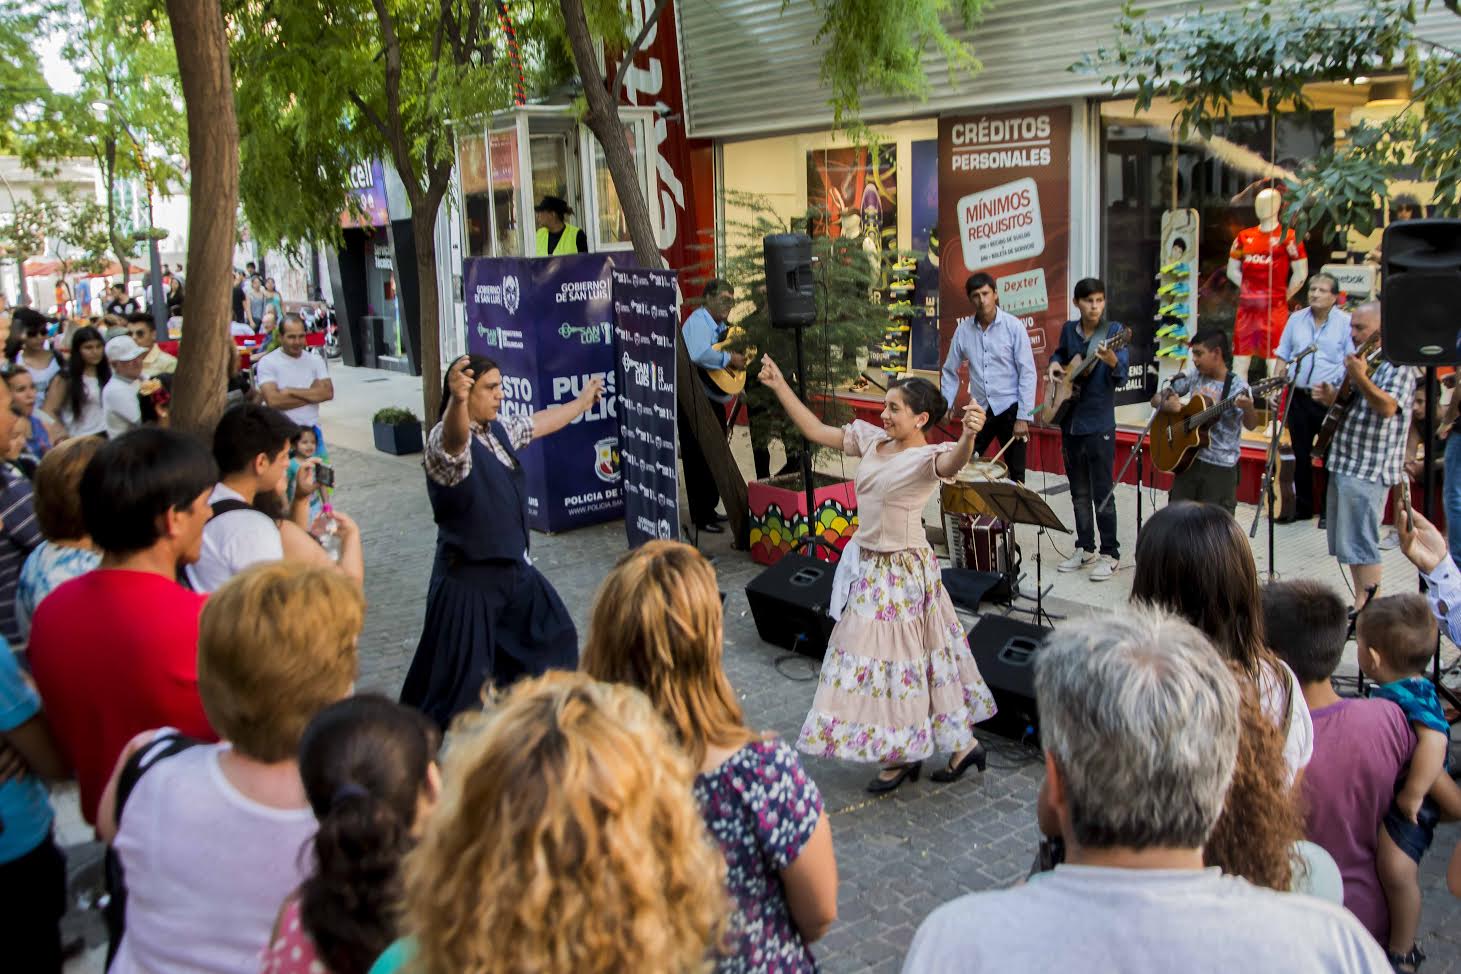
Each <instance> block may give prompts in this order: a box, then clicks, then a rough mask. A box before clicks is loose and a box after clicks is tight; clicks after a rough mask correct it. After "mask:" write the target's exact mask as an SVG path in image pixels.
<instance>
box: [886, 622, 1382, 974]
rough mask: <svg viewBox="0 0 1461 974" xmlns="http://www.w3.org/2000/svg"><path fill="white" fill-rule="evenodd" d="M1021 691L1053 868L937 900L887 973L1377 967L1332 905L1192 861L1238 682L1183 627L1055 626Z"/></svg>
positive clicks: (1234, 729) (1222, 783)
mask: <svg viewBox="0 0 1461 974" xmlns="http://www.w3.org/2000/svg"><path fill="white" fill-rule="evenodd" d="M1035 694H1036V698H1037V701H1038V704H1039V709H1040V718H1041V733H1042V736H1043V740H1044V744H1045V782H1044V784H1043V785H1042V786H1041V788H1040V797H1039V816H1040V821H1041V824H1042V826H1043V827H1044V828H1045V829H1046V830H1052V829H1053V830H1056V831H1058V832H1059V833H1060V835H1061V836H1062V838H1063V839H1064V841H1065V845H1066V849H1067V854H1066V863H1065V864H1062V865H1059V866H1057V867H1056V868H1055V870H1054V871H1053V872H1050V873H1046V874H1042V875H1040V876H1037V877H1035V878H1034V879H1032V880H1031V881H1030V882H1029V883H1027V884H1025V885H1023V886H1019V887H1016V888H1014V889H1009V890H999V891H991V892H984V893H971V894H969V895H968V896H964V897H961V898H959V899H957V900H954V901H952V902H950V903H946V904H944V905H943V906H941V907H939V908H938V909H937V910H935V911H934V912H933V913H932V914H931V915H930V916H929V917H928V919H927V920H925V921H924V922H923V925H922V926H920V927H919V929H918V934H917V935H916V936H915V937H914V938H913V946H912V948H911V949H910V950H909V953H908V958H907V960H906V961H905V962H904V965H903V972H904V974H925V972H927V974H933V972H938V974H958V972H975V971H1021V970H1032V971H1044V970H1081V971H1159V970H1160V971H1219V970H1224V971H1226V970H1265V971H1299V970H1302V971H1326V972H1350V971H1356V972H1358V971H1387V970H1389V969H1390V966H1389V963H1388V962H1387V961H1386V960H1385V954H1384V952H1383V951H1382V950H1380V947H1379V945H1377V944H1376V943H1375V941H1374V939H1373V938H1372V937H1371V936H1370V935H1369V933H1367V932H1366V931H1365V929H1364V927H1362V926H1361V925H1360V923H1359V921H1358V920H1356V919H1355V918H1354V916H1353V915H1352V914H1350V913H1349V912H1347V911H1346V910H1343V909H1341V908H1340V907H1338V906H1335V905H1333V904H1330V903H1325V902H1322V901H1320V900H1316V899H1312V898H1310V897H1307V896H1303V895H1299V894H1294V893H1275V892H1273V891H1271V890H1267V889H1262V888H1259V887H1256V886H1253V885H1251V884H1250V883H1248V882H1247V881H1246V880H1244V879H1240V878H1237V877H1232V876H1224V875H1223V874H1222V873H1221V872H1220V871H1219V870H1218V869H1216V868H1203V865H1202V846H1203V843H1204V842H1206V841H1207V838H1208V835H1209V834H1210V833H1211V831H1212V828H1213V825H1214V823H1216V822H1217V819H1218V815H1219V814H1220V813H1221V812H1222V808H1223V801H1224V798H1225V796H1226V794H1227V790H1228V783H1229V782H1230V781H1231V779H1232V776H1233V767H1234V764H1235V763H1236V760H1237V754H1238V734H1239V717H1238V703H1239V689H1238V684H1237V682H1236V680H1235V679H1234V678H1233V676H1232V674H1231V673H1230V672H1229V670H1228V668H1227V666H1226V664H1224V662H1223V660H1222V658H1221V656H1219V654H1218V652H1217V650H1215V649H1214V648H1213V646H1212V644H1211V643H1210V642H1208V640H1207V638H1206V637H1205V636H1203V635H1202V633H1200V632H1199V631H1198V630H1197V629H1195V628H1194V627H1192V626H1191V625H1189V624H1187V623H1186V622H1183V621H1181V620H1179V619H1178V618H1177V617H1175V616H1172V615H1169V614H1166V613H1165V612H1162V611H1160V610H1156V609H1152V608H1145V607H1142V608H1133V609H1130V610H1127V611H1125V612H1123V614H1122V615H1120V616H1108V617H1101V618H1093V619H1089V620H1085V621H1082V622H1077V623H1071V624H1068V625H1066V626H1065V627H1064V628H1062V629H1059V630H1057V631H1056V632H1054V633H1052V634H1051V635H1049V636H1048V637H1046V640H1045V642H1044V644H1043V646H1042V648H1041V650H1040V652H1039V654H1038V655H1037V656H1036V664H1035Z"/></svg>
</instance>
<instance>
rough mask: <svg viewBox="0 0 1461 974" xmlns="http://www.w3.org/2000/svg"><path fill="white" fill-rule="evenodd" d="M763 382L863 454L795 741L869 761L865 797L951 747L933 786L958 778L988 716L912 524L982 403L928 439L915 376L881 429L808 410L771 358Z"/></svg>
mask: <svg viewBox="0 0 1461 974" xmlns="http://www.w3.org/2000/svg"><path fill="white" fill-rule="evenodd" d="M761 382H762V384H763V385H765V386H767V387H768V388H769V389H771V391H772V392H774V393H775V394H776V398H777V399H779V400H780V401H781V405H782V407H783V408H784V409H785V410H786V412H787V415H788V416H789V417H791V420H792V422H794V423H796V425H797V428H798V429H800V430H801V433H802V435H803V436H805V437H806V438H807V439H808V440H810V441H811V442H812V443H816V444H819V445H821V446H827V447H833V448H835V449H839V450H841V451H842V452H844V453H846V454H849V455H850V456H855V457H861V458H862V461H861V462H860V463H859V465H858V468H857V480H856V485H857V508H858V511H857V513H858V527H857V533H856V534H854V535H853V536H852V540H851V541H850V542H849V543H848V545H847V548H846V550H845V551H844V552H843V554H842V559H841V561H840V562H839V563H838V566H837V576H836V581H835V583H834V586H833V587H834V592H833V597H832V614H833V616H834V617H836V618H837V625H836V627H835V628H833V630H832V635H831V638H830V639H829V640H828V643H827V655H826V657H825V658H824V659H823V660H822V676H821V681H820V682H819V684H818V686H817V695H816V698H815V699H814V700H813V701H812V709H811V712H810V713H808V714H807V719H806V723H805V724H803V725H802V731H801V736H800V738H799V739H798V740H797V747H798V748H799V749H800V750H802V751H804V752H805V753H807V754H813V755H817V756H819V757H829V758H841V759H843V760H847V761H862V762H866V763H877V764H881V765H882V766H883V770H882V772H881V773H880V774H879V775H878V776H877V777H876V778H874V779H873V780H872V781H870V782H869V783H868V786H867V788H868V791H872V792H883V791H892V790H893V789H894V788H897V787H898V786H899V785H901V784H902V783H903V781H904V779H905V778H912V779H913V780H915V781H917V780H918V775H919V771H920V770H921V769H922V766H923V759H924V758H927V757H929V756H930V755H932V754H933V753H934V752H935V751H950V752H952V754H951V756H950V758H949V763H948V766H947V767H944V768H940V769H939V770H937V771H935V772H934V773H933V778H934V780H935V781H956V780H958V779H959V778H961V777H963V775H964V772H965V771H967V770H968V769H969V768H970V766H977V767H978V768H979V770H980V771H983V770H984V767H985V752H984V748H983V746H982V745H980V743H979V741H978V739H977V738H976V737H975V736H974V725H975V723H977V722H979V721H982V720H987V719H988V718H990V717H992V716H993V715H994V699H993V698H992V697H991V696H990V693H989V688H988V687H987V686H985V684H984V680H983V678H982V677H980V675H979V667H978V665H977V664H976V663H975V662H974V655H973V653H971V652H970V651H969V644H968V642H967V641H966V640H965V638H964V627H963V625H962V624H960V622H959V617H958V616H957V615H955V614H954V604H953V602H952V601H950V599H949V594H948V592H946V591H945V590H944V585H943V580H942V576H941V575H940V571H939V563H938V559H937V558H936V557H934V553H933V549H931V548H930V547H929V545H928V539H927V538H926V537H925V536H924V531H923V508H924V505H925V504H927V503H928V498H929V495H930V494H932V493H933V490H934V488H935V486H937V484H938V482H939V481H940V480H943V481H946V482H947V481H952V480H953V477H954V475H955V474H956V473H958V472H959V469H960V468H961V467H963V466H964V464H966V463H968V462H969V457H970V455H971V454H972V453H973V452H974V436H975V434H977V433H978V432H979V430H980V428H981V427H982V426H983V425H984V410H983V409H981V408H980V407H979V406H978V404H976V403H970V404H969V405H968V406H967V407H965V409H964V418H963V424H962V425H963V428H962V435H961V436H960V437H959V441H958V442H957V443H929V442H928V441H927V440H926V439H925V437H924V432H923V431H924V429H925V427H927V426H928V424H929V423H931V422H932V421H933V420H934V419H936V418H937V417H940V416H942V415H944V413H946V412H947V411H948V403H946V402H945V401H944V398H943V396H942V395H940V394H939V391H938V387H937V386H935V385H934V384H933V383H931V382H929V381H928V380H927V379H917V378H914V379H904V380H903V381H901V382H896V383H894V384H893V385H892V386H890V387H889V389H888V395H887V399H886V405H885V406H884V407H883V416H882V419H883V428H882V429H878V428H877V427H876V426H873V425H872V424H870V423H864V422H861V421H857V422H853V423H850V424H848V425H847V426H844V427H842V428H841V429H839V428H837V427H835V426H828V425H826V424H824V423H823V422H822V421H821V420H820V419H818V418H817V416H816V414H814V413H813V412H812V411H811V410H810V409H808V408H807V407H806V405H805V404H803V403H802V402H801V400H799V399H797V397H796V394H795V393H794V392H792V391H791V389H790V387H788V386H787V384H786V379H785V378H784V377H783V376H782V374H781V370H780V369H779V368H777V366H776V363H775V362H773V361H772V360H771V358H770V357H769V356H767V357H764V358H763V359H762V360H761Z"/></svg>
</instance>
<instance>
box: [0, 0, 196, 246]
mask: <svg viewBox="0 0 1461 974" xmlns="http://www.w3.org/2000/svg"><path fill="white" fill-rule="evenodd" d="M6 16H7V15H5V14H0V33H3V32H4V30H5V28H4V26H3V21H4V18H5V17H6ZM24 26H25V27H26V28H28V29H30V30H32V31H33V33H31V34H29V35H26V36H25V38H24V44H25V46H26V47H27V48H28V49H29V48H32V47H33V46H34V43H35V40H36V39H37V38H38V37H41V36H44V34H45V33H47V32H60V33H64V35H65V36H66V42H65V44H64V45H63V46H62V52H61V53H62V57H63V58H65V60H66V61H67V63H68V64H69V65H70V67H71V68H72V70H73V71H74V72H75V73H76V77H77V81H78V83H77V88H76V90H75V91H72V92H58V91H53V90H52V89H51V88H50V87H49V85H46V84H45V82H44V79H42V80H41V83H40V85H39V86H35V85H32V87H30V88H29V89H27V92H28V96H27V97H26V99H25V100H24V103H23V104H21V105H19V106H17V109H16V117H17V124H16V125H15V126H14V127H13V128H12V129H11V131H10V134H9V136H8V138H9V142H8V148H9V151H12V152H14V153H15V154H16V155H18V156H20V158H21V160H22V161H23V162H24V163H25V164H26V165H28V166H31V167H34V168H36V169H40V170H45V169H46V168H48V166H50V165H53V164H54V163H56V162H57V161H59V160H62V159H72V158H82V159H90V160H91V161H92V162H94V163H95V164H96V166H97V169H98V171H99V172H100V173H101V175H102V189H103V193H104V196H105V197H106V200H107V202H106V206H105V214H106V221H105V228H106V233H107V237H108V239H109V241H110V244H111V250H112V253H113V254H114V255H115V256H116V258H117V260H118V262H119V263H120V264H121V265H122V267H123V273H124V274H125V268H126V266H127V264H128V261H129V259H130V258H132V257H133V256H134V255H135V254H136V252H137V251H136V246H135V243H134V242H133V240H132V233H133V231H134V230H137V229H139V228H138V227H135V226H133V222H132V220H131V219H130V214H128V213H126V212H125V211H124V210H123V209H121V207H120V206H119V205H118V202H119V198H120V196H121V192H120V191H121V187H122V186H123V185H124V184H125V183H127V182H129V181H130V182H133V183H135V184H136V185H138V187H139V188H140V189H141V190H142V191H143V192H144V193H145V195H146V198H147V200H148V203H149V205H150V204H151V201H152V200H153V199H154V198H155V197H156V196H165V195H168V194H170V193H173V192H175V191H177V190H178V189H180V188H181V187H182V185H183V183H184V180H185V177H184V172H185V169H186V162H185V160H186V159H187V122H186V116H185V114H184V109H183V103H182V95H181V92H180V90H179V88H178V80H177V78H178V68H177V57H176V55H175V53H174V50H173V41H172V36H171V34H170V33H169V31H168V27H167V20H166V18H160V17H155V16H153V15H152V12H151V11H150V9H149V6H148V3H147V2H146V0H65V2H56V3H51V4H47V5H46V6H45V7H44V8H43V13H41V14H38V15H32V16H31V17H30V18H29V19H28V20H27V22H26V24H25V25H24ZM7 43H8V42H5V41H0V51H3V49H4V47H5V46H6V44H7ZM4 60H5V56H4V54H3V53H0V61H4ZM0 97H3V96H0Z"/></svg>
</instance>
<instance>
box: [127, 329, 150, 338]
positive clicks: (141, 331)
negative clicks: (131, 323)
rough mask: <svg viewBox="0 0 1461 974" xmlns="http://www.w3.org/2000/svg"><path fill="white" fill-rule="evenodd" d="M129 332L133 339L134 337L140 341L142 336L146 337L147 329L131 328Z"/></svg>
mask: <svg viewBox="0 0 1461 974" xmlns="http://www.w3.org/2000/svg"><path fill="white" fill-rule="evenodd" d="M129 334H130V335H131V336H132V337H133V338H134V339H136V340H137V341H141V340H142V339H144V338H146V337H147V329H146V328H133V329H132V330H131V332H129Z"/></svg>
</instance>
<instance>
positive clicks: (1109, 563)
mask: <svg viewBox="0 0 1461 974" xmlns="http://www.w3.org/2000/svg"><path fill="white" fill-rule="evenodd" d="M1118 564H1119V562H1118V561H1117V560H1116V559H1115V558H1112V557H1111V556H1110V555H1102V556H1101V557H1100V558H1099V559H1097V561H1096V567H1095V568H1092V569H1091V581H1093V582H1104V581H1106V579H1108V578H1110V577H1111V576H1112V575H1115V574H1116V567H1117V565H1118Z"/></svg>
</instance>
